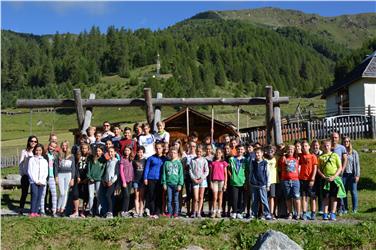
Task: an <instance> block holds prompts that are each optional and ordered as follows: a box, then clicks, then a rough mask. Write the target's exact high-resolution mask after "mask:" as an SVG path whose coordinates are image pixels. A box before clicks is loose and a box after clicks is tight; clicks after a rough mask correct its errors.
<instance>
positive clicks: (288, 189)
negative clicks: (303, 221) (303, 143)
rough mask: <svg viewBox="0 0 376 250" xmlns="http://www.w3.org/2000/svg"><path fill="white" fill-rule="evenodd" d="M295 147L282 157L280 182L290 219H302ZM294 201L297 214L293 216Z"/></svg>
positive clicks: (279, 165)
mask: <svg viewBox="0 0 376 250" xmlns="http://www.w3.org/2000/svg"><path fill="white" fill-rule="evenodd" d="M294 153H295V146H294V145H289V146H288V148H287V154H286V156H282V157H281V158H280V159H279V162H278V170H279V172H280V180H281V183H282V188H283V191H284V193H285V198H286V206H287V212H288V219H290V220H291V219H292V218H294V219H296V220H297V219H299V217H300V182H299V160H298V159H296V158H295V157H294ZM293 200H294V208H295V213H294V216H293V214H292V203H293V202H292V201H293Z"/></svg>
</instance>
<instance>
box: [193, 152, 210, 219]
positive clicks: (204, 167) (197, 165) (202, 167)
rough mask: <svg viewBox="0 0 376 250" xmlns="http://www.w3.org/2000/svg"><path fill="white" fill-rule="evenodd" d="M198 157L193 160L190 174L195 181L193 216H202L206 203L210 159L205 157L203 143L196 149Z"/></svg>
mask: <svg viewBox="0 0 376 250" xmlns="http://www.w3.org/2000/svg"><path fill="white" fill-rule="evenodd" d="M196 155H197V157H196V158H194V159H193V160H192V164H191V166H190V168H189V174H190V176H191V180H192V183H193V185H192V186H193V187H192V188H193V197H194V201H193V202H194V212H193V214H192V216H191V217H192V218H195V217H197V218H201V211H202V207H203V203H204V193H205V188H207V187H208V182H207V180H206V177H207V176H208V175H209V166H208V161H207V160H206V159H205V158H204V157H203V148H202V146H201V145H199V146H198V147H197V150H196Z"/></svg>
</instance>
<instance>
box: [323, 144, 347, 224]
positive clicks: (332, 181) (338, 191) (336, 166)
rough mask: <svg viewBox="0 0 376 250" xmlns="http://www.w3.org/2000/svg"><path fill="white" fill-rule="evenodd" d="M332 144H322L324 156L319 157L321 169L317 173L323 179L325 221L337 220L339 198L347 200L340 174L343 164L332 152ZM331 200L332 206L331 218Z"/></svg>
mask: <svg viewBox="0 0 376 250" xmlns="http://www.w3.org/2000/svg"><path fill="white" fill-rule="evenodd" d="M331 147H332V143H331V141H330V140H324V141H323V142H322V149H323V154H322V155H320V157H319V168H318V170H317V173H318V174H319V175H320V176H321V177H322V178H323V187H322V192H323V205H324V214H323V215H322V218H323V220H328V219H330V220H336V209H337V198H345V197H346V192H345V187H344V185H343V183H342V179H341V177H339V174H340V173H341V170H342V164H341V160H340V158H339V156H338V155H337V154H336V153H334V152H331ZM329 199H330V205H331V213H330V217H329V214H328V210H329Z"/></svg>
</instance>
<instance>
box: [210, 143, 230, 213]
mask: <svg viewBox="0 0 376 250" xmlns="http://www.w3.org/2000/svg"><path fill="white" fill-rule="evenodd" d="M227 166H228V163H227V162H225V161H224V160H223V151H222V149H220V148H218V149H217V150H216V151H215V157H214V159H213V161H212V162H211V163H210V165H209V167H210V181H211V184H210V186H211V189H212V191H213V209H214V211H212V213H211V217H212V218H215V217H217V218H220V217H221V207H222V197H223V192H224V191H226V187H227ZM217 200H218V204H217Z"/></svg>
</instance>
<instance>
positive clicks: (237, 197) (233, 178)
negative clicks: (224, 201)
mask: <svg viewBox="0 0 376 250" xmlns="http://www.w3.org/2000/svg"><path fill="white" fill-rule="evenodd" d="M236 150H237V155H236V156H234V157H231V158H230V160H229V167H228V175H229V179H230V184H231V194H230V195H232V214H231V218H232V219H236V218H238V219H243V216H242V214H241V211H242V207H243V194H244V186H245V184H246V182H245V176H246V175H245V170H246V169H247V168H248V166H249V161H248V160H247V159H246V158H245V157H244V153H245V149H244V146H243V145H241V144H240V145H237V146H236ZM230 199H231V198H230Z"/></svg>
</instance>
